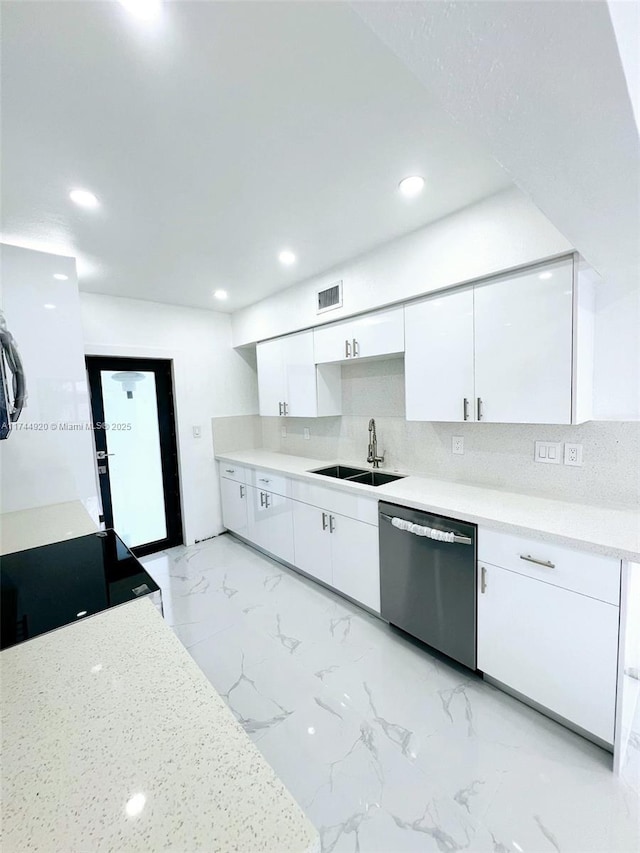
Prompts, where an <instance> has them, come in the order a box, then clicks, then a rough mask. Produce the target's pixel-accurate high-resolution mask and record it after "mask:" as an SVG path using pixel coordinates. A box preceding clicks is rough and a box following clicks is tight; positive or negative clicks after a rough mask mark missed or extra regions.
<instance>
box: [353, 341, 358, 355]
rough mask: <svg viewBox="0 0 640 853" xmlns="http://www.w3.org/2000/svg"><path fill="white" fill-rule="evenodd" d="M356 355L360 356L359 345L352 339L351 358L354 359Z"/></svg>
mask: <svg viewBox="0 0 640 853" xmlns="http://www.w3.org/2000/svg"><path fill="white" fill-rule="evenodd" d="M357 355H360V344H359V343H358V341H357V340H356V339H355V338H354V339H353V357H354V358H355V357H356V356H357Z"/></svg>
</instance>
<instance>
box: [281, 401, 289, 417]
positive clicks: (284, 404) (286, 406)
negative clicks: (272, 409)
mask: <svg viewBox="0 0 640 853" xmlns="http://www.w3.org/2000/svg"><path fill="white" fill-rule="evenodd" d="M282 408H283V409H284V413H285V415H288V414H289V404H288V403H283V404H282Z"/></svg>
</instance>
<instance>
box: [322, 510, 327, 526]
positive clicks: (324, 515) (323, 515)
mask: <svg viewBox="0 0 640 853" xmlns="http://www.w3.org/2000/svg"><path fill="white" fill-rule="evenodd" d="M322 529H323V530H326V529H327V513H326V512H323V513H322Z"/></svg>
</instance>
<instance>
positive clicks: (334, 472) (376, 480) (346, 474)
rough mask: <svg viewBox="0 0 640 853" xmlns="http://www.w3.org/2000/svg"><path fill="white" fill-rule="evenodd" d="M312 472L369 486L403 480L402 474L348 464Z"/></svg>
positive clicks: (317, 469)
mask: <svg viewBox="0 0 640 853" xmlns="http://www.w3.org/2000/svg"><path fill="white" fill-rule="evenodd" d="M309 473H310V474H321V475H322V476H323V477H335V478H336V479H338V480H348V481H349V482H350V483H364V484H365V485H367V486H384V485H385V484H386V483H393V481H394V480H401V479H402V477H403V475H402V474H385V473H384V472H383V471H369V470H367V469H366V468H349V467H348V466H347V465H330V466H329V467H327V468H316V469H315V470H314V471H310V472H309Z"/></svg>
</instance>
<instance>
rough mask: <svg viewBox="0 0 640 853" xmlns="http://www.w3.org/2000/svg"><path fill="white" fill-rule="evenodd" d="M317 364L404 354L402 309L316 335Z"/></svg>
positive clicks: (335, 325) (367, 316) (327, 328)
mask: <svg viewBox="0 0 640 853" xmlns="http://www.w3.org/2000/svg"><path fill="white" fill-rule="evenodd" d="M313 339H314V340H313V344H314V352H315V361H316V363H317V364H326V363H328V362H336V361H349V360H351V359H354V358H371V357H372V356H380V355H391V354H393V353H399V352H404V318H403V311H402V308H391V309H390V310H388V311H376V312H374V313H372V314H365V315H364V316H363V317H357V318H355V319H353V320H344V321H343V322H341V323H333V324H331V325H330V326H321V327H320V328H317V329H315V330H314V332H313Z"/></svg>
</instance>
